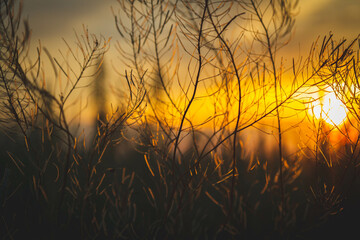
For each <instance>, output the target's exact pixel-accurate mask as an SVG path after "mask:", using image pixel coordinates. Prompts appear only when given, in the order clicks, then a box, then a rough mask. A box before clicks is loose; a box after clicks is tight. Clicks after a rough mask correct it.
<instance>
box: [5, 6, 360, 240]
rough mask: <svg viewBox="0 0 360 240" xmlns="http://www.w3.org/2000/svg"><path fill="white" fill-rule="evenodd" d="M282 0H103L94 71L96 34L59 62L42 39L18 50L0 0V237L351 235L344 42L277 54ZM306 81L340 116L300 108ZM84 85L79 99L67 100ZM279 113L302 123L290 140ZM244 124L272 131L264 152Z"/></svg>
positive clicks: (352, 125) (13, 15) (286, 9)
mask: <svg viewBox="0 0 360 240" xmlns="http://www.w3.org/2000/svg"><path fill="white" fill-rule="evenodd" d="M296 3H297V2H296V1H290V0H273V1H268V0H262V1H261V0H240V1H230V2H228V1H223V2H222V1H211V0H205V1H187V0H168V1H155V0H150V1H132V0H119V1H118V3H117V4H118V5H117V7H114V9H113V14H114V22H115V24H114V29H115V30H114V31H117V33H116V34H118V35H119V37H120V38H121V40H119V42H117V43H114V44H113V45H114V46H112V48H110V50H112V49H113V48H116V49H117V50H118V52H119V56H120V57H121V59H122V61H123V62H122V63H121V64H119V66H113V67H114V70H116V71H118V72H119V73H120V74H119V79H118V80H117V81H116V82H114V83H110V82H108V81H106V76H107V75H106V74H105V73H106V71H105V68H104V67H103V58H104V55H106V53H107V51H109V40H107V39H105V38H104V37H101V36H99V37H97V36H94V35H92V34H90V33H89V32H88V31H87V30H86V28H84V32H83V33H82V34H76V36H75V39H76V46H75V47H72V46H71V45H70V44H68V47H69V48H68V49H65V50H62V52H63V59H58V58H54V57H52V56H51V54H50V52H49V51H48V50H47V49H46V48H44V47H43V46H38V48H37V57H35V58H34V57H30V55H29V52H30V51H32V50H31V49H29V47H30V33H31V31H30V29H29V26H28V24H27V22H23V20H22V18H21V9H20V4H19V3H18V2H16V1H11V0H3V1H1V2H0V13H1V15H0V53H1V55H0V103H1V108H0V109H1V112H0V134H1V135H0V136H1V137H0V141H1V145H0V146H1V148H0V237H1V238H3V239H246V238H249V239H263V238H265V239H276V238H289V239H311V238H319V237H321V238H325V237H328V236H331V237H334V236H339V237H342V238H344V237H346V236H354V235H353V234H358V232H357V230H358V229H357V221H356V220H355V221H354V220H353V219H357V217H358V216H359V213H360V208H359V204H358V203H359V200H360V191H359V187H360V186H359V178H358V177H359V168H358V167H359V163H360V162H359V160H360V159H359V153H360V152H359V151H360V150H359V144H360V143H359V139H360V134H359V131H360V126H359V123H360V115H359V109H360V99H359V95H358V93H359V91H360V84H359V76H360V71H359V70H360V69H359V67H360V66H359V51H358V49H359V42H358V39H353V40H350V41H346V40H340V41H336V40H335V39H334V37H333V36H332V35H330V36H325V37H323V38H319V39H318V40H317V41H315V43H314V44H313V46H312V47H311V49H310V51H308V53H307V54H308V55H307V56H306V57H302V58H300V59H298V60H297V59H294V60H292V59H291V60H290V61H287V64H285V61H283V59H282V56H281V55H279V50H280V49H281V48H282V47H284V46H285V45H286V43H287V42H288V40H289V36H290V33H291V31H292V28H293V26H294V21H295V20H294V12H296V11H297V9H296V8H297V6H296ZM26 4H28V3H27V2H26ZM44 62H47V65H46V64H44ZM45 65H46V66H47V67H46V66H45ZM114 65H115V64H114ZM108 85H109V86H108ZM50 86H56V87H54V88H52V87H50ZM314 87H315V88H316V89H329V87H330V89H331V90H332V91H333V92H335V94H336V96H337V97H338V99H340V100H341V101H342V102H343V103H344V104H345V105H346V107H347V108H348V117H347V119H346V122H345V123H344V124H343V125H341V126H330V125H329V124H327V123H326V122H325V121H322V120H321V119H313V118H311V117H310V116H308V114H306V113H308V112H309V110H308V109H307V107H306V106H308V105H306V104H304V102H309V101H311V99H310V100H309V98H307V99H305V98H303V97H302V96H304V95H306V93H308V92H309V91H310V89H313V88H314ZM109 88H111V89H112V91H111V92H109V90H108V89H109ZM94 89H95V90H94ZM86 91H91V96H92V97H93V98H94V100H93V101H92V103H89V104H83V105H81V104H80V103H79V102H81V101H80V98H81V97H80V96H81V95H80V93H86ZM110 95H111V96H112V98H110ZM106 99H116V100H115V102H112V103H111V104H110V103H109V101H110V100H106ZM294 104H295V105H294ZM296 104H302V105H301V106H303V107H301V108H298V107H297V108H294V107H293V106H299V105H296ZM87 108H92V109H95V110H96V111H97V117H96V118H95V119H94V121H93V124H90V125H89V124H87V125H86V124H84V122H83V120H82V119H83V118H82V114H83V112H85V111H86V109H87ZM290 112H291V114H292V115H295V116H303V117H298V118H296V119H297V122H296V121H295V122H293V123H292V125H291V129H293V128H296V126H297V124H300V123H303V122H304V121H306V122H307V123H308V124H307V125H308V128H309V129H310V130H311V134H310V136H307V137H308V138H307V139H308V140H307V142H305V143H303V144H299V146H298V151H295V152H289V151H288V150H287V148H286V144H287V143H286V139H287V135H286V133H287V132H288V131H289V124H288V122H287V118H288V117H289V116H288V115H289V114H288V113H290ZM301 114H302V115H301ZM300 118H301V119H300ZM270 122H271V124H270ZM84 125H86V126H84ZM250 129H252V130H254V131H259V132H265V134H267V135H273V138H274V139H275V141H276V144H275V146H274V147H273V148H272V150H271V151H265V148H266V146H265V144H263V143H261V140H260V141H258V142H256V145H258V146H259V147H258V148H257V149H258V150H256V151H248V149H247V148H246V146H251V145H253V144H255V143H251V142H250V144H249V143H248V141H252V140H251V134H250V136H249V132H248V131H249V130H250ZM334 132H336V133H337V136H338V137H337V138H336V141H334V139H333V137H332V138H331V137H330V136H332V134H333V133H334ZM355 236H357V235H355Z"/></svg>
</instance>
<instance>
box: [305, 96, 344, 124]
mask: <svg viewBox="0 0 360 240" xmlns="http://www.w3.org/2000/svg"><path fill="white" fill-rule="evenodd" d="M309 112H310V113H311V114H312V115H314V116H315V117H316V118H317V119H323V120H324V121H325V122H327V123H329V124H331V125H340V124H342V123H343V122H344V121H345V119H346V115H347V110H346V106H345V105H344V104H343V103H342V102H341V101H340V100H339V99H338V98H337V97H336V95H335V93H334V92H333V91H330V92H327V93H325V95H324V96H323V97H322V98H321V99H320V100H316V101H314V102H312V103H311V104H310V108H309Z"/></svg>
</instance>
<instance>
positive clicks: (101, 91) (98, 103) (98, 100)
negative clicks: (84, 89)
mask: <svg viewBox="0 0 360 240" xmlns="http://www.w3.org/2000/svg"><path fill="white" fill-rule="evenodd" d="M100 65H101V66H100ZM99 66H100V68H99V70H98V72H97V74H96V77H95V79H94V84H93V86H94V89H93V101H94V107H95V112H96V121H97V116H99V120H100V121H103V122H104V121H105V120H106V95H107V89H106V68H105V64H104V61H102V59H99V60H98V63H97V67H99Z"/></svg>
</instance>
